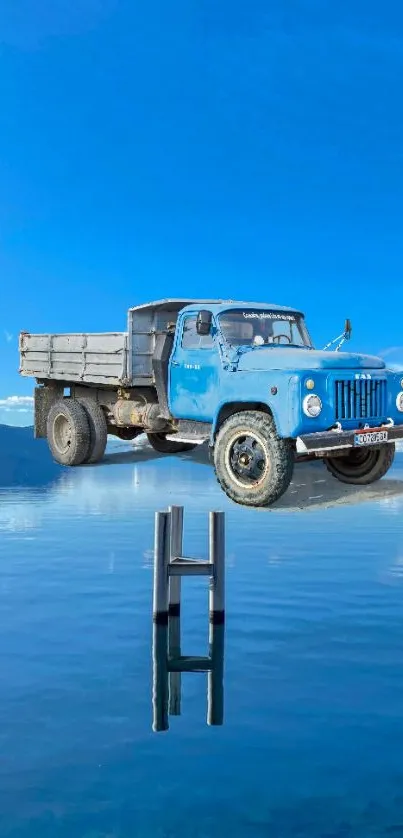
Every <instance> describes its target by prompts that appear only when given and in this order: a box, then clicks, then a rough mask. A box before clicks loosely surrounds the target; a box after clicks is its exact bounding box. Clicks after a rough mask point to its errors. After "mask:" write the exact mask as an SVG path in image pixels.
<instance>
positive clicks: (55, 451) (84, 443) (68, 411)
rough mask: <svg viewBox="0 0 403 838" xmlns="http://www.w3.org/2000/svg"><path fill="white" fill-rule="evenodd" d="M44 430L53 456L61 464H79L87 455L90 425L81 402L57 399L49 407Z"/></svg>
mask: <svg viewBox="0 0 403 838" xmlns="http://www.w3.org/2000/svg"><path fill="white" fill-rule="evenodd" d="M46 431H47V438H48V445H49V448H50V450H51V452H52V456H53V458H54V459H55V460H56V462H57V463H60V464H61V465H63V466H79V465H81V463H83V462H84V460H85V459H86V457H87V456H88V451H89V446H90V425H89V421H88V417H87V414H86V412H85V410H84V408H83V406H82V405H81V404H79V403H78V402H77V401H75V400H74V399H59V401H57V402H55V404H53V405H52V407H51V408H50V411H49V414H48V418H47V423H46Z"/></svg>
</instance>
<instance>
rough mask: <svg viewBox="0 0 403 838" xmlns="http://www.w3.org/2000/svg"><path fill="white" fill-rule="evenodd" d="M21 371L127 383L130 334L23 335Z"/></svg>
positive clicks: (87, 381)
mask: <svg viewBox="0 0 403 838" xmlns="http://www.w3.org/2000/svg"><path fill="white" fill-rule="evenodd" d="M20 373H21V375H25V376H33V377H34V378H38V379H51V380H58V381H66V382H69V381H72V382H76V381H77V382H83V383H84V384H100V385H102V384H106V385H108V384H109V385H111V386H115V385H120V384H126V383H127V335H126V333H125V332H104V333H99V334H94V333H83V334H56V335H50V334H48V335H31V334H29V333H27V332H22V333H21V335H20Z"/></svg>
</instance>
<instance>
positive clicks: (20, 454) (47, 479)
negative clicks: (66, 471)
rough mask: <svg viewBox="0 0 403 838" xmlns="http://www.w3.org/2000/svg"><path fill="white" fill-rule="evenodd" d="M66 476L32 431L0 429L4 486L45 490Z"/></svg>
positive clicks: (0, 483) (0, 481) (0, 482)
mask: <svg viewBox="0 0 403 838" xmlns="http://www.w3.org/2000/svg"><path fill="white" fill-rule="evenodd" d="M62 472H63V467H62V466H59V465H58V464H57V463H55V462H54V461H53V460H52V456H51V454H50V451H49V448H48V445H47V442H46V440H45V439H34V430H33V428H32V427H28V428H27V427H25V428H19V427H13V426H11V425H0V486H30V487H34V486H45V485H47V484H49V483H52V482H53V480H56V479H57V478H58V477H59V476H60V474H61V473H62Z"/></svg>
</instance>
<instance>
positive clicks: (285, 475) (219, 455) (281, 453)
mask: <svg viewBox="0 0 403 838" xmlns="http://www.w3.org/2000/svg"><path fill="white" fill-rule="evenodd" d="M214 466H215V472H216V476H217V480H218V482H219V483H220V485H221V487H222V489H223V490H224V492H225V493H226V494H227V495H228V496H229V497H230V498H231V499H232V500H234V501H235V502H236V503H241V504H244V505H246V506H270V504H272V503H274V502H275V501H276V500H278V498H280V497H281V495H283V494H284V492H285V491H286V490H287V489H288V486H289V485H290V482H291V478H292V475H293V470H294V453H293V450H292V447H291V445H290V443H289V442H288V441H287V440H285V439H280V438H279V437H278V436H277V434H276V429H275V426H274V422H273V420H272V418H271V416H269V415H268V414H266V413H260V412H258V411H252V410H250V411H249V410H245V411H242V412H241V413H234V414H233V415H232V416H230V418H229V419H227V420H226V422H224V423H223V425H222V426H221V428H220V430H219V432H218V434H217V438H216V441H215V446H214Z"/></svg>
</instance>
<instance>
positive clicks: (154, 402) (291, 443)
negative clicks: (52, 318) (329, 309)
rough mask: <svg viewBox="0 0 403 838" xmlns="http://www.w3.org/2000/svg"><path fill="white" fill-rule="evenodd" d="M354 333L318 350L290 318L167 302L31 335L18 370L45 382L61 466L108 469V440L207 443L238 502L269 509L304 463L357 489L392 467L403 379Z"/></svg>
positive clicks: (46, 417) (166, 447) (400, 432)
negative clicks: (119, 321)
mask: <svg viewBox="0 0 403 838" xmlns="http://www.w3.org/2000/svg"><path fill="white" fill-rule="evenodd" d="M350 331H351V329H350V324H349V321H346V327H345V332H344V333H343V335H341V336H340V340H339V342H338V345H337V347H336V351H326V349H325V350H319V351H318V350H316V349H315V348H314V347H313V345H312V342H311V338H310V336H309V332H308V329H307V326H306V324H305V318H304V315H303V313H302V312H300V311H297V310H295V309H292V308H288V307H284V306H278V305H269V304H267V303H249V302H234V301H232V300H231V301H224V300H220V301H217V300H178V299H172V300H161V301H158V302H153V303H149V304H147V305H141V306H136V307H135V308H131V309H129V311H128V319H127V331H125V332H104V333H99V334H94V333H82V334H44V335H38V334H30V333H29V332H21V334H20V344H19V348H20V373H21V375H24V376H32V377H34V378H35V379H36V382H37V386H36V387H35V436H36V437H47V439H48V443H49V447H50V450H51V452H52V454H53V457H54V459H55V460H56V461H57V462H58V463H63V464H64V465H68V466H78V465H82V464H84V463H96V462H97V461H99V460H101V459H102V457H103V455H104V451H105V446H106V441H107V434H113V435H115V436H117V437H119V438H120V439H124V440H132V439H134V438H135V437H136V436H138V435H139V434H142V433H146V434H147V437H148V439H149V442H150V444H151V445H152V446H153V448H154V449H155V450H156V451H158V452H161V453H163V454H172V453H178V452H182V451H188V450H190V449H192V448H193V447H194V446H195V445H198V444H199V443H202V442H208V445H209V450H210V452H211V459H212V462H213V464H214V468H215V472H216V475H217V479H218V481H219V483H220V485H221V487H222V488H223V490H224V491H225V492H226V493H227V495H229V497H230V498H232V500H234V501H236V502H238V503H242V504H246V505H249V506H267V505H270V504H272V503H274V502H275V501H276V500H277V499H278V498H279V497H281V495H282V494H283V493H284V492H285V491H286V489H287V487H288V486H289V484H290V481H291V479H292V475H293V470H294V466H295V464H296V463H298V462H299V461H302V460H306V459H313V458H319V459H322V460H323V462H324V463H325V465H326V466H327V468H328V469H329V471H330V472H331V473H332V475H334V477H335V478H337V479H338V480H341V481H342V482H344V483H353V484H358V485H365V484H368V483H372V482H373V481H375V480H379V479H380V478H381V477H383V475H384V474H386V472H387V471H388V469H389V468H390V466H391V464H392V461H393V457H394V452H395V440H396V439H401V438H402V437H403V371H402V373H396V372H393V371H390V370H387V369H386V368H385V364H384V362H383V361H382V360H381V359H380V358H377V357H372V356H369V355H359V354H356V353H348V352H340V351H338V350H339V349H340V346H341V344H342V342H343V340H344V339H347V338H349V337H350Z"/></svg>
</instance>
